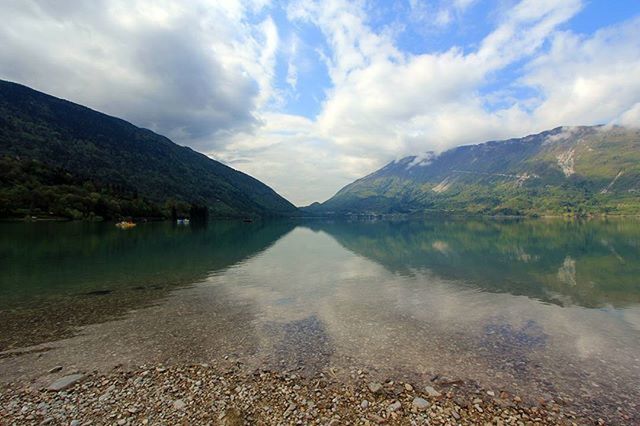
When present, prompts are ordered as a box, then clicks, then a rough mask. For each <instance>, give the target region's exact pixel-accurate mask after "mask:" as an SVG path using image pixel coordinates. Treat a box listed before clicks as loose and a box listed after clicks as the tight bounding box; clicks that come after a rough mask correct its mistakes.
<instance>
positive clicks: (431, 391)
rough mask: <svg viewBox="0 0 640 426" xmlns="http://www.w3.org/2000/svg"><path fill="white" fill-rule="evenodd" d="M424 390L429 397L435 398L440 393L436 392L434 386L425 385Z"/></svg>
mask: <svg viewBox="0 0 640 426" xmlns="http://www.w3.org/2000/svg"><path fill="white" fill-rule="evenodd" d="M424 391H425V392H426V393H427V395H429V396H430V397H431V398H437V397H439V396H440V395H441V393H440V392H438V391H437V390H435V389H434V388H432V387H431V386H425V387H424Z"/></svg>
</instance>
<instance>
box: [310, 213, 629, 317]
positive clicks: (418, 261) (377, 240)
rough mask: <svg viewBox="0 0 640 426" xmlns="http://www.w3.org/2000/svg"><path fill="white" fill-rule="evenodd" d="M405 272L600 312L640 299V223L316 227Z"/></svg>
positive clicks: (325, 224) (338, 224) (427, 223)
mask: <svg viewBox="0 0 640 426" xmlns="http://www.w3.org/2000/svg"><path fill="white" fill-rule="evenodd" d="M308 226H309V227H311V228H313V229H315V230H322V231H325V232H327V233H329V234H330V235H332V236H333V237H334V238H336V239H337V240H338V241H339V242H340V243H341V244H342V245H343V246H344V247H346V248H347V249H349V250H351V251H353V252H355V253H357V254H359V255H362V256H365V257H367V258H369V259H371V260H374V261H375V262H377V263H379V264H381V265H383V266H384V267H386V268H387V269H389V270H391V271H393V272H395V273H399V274H411V273H413V271H416V270H418V271H419V270H425V269H426V270H430V271H431V272H433V273H435V274H437V275H439V276H441V277H443V278H446V279H451V280H459V281H462V282H466V283H469V284H471V285H474V286H477V287H479V288H482V289H483V290H486V291H492V292H508V293H511V294H515V295H526V296H530V297H534V298H538V299H541V300H543V301H548V302H552V303H558V304H578V305H581V306H586V307H599V306H604V305H607V304H611V305H614V306H626V305H629V304H635V303H639V302H640V281H639V278H638V277H640V250H639V248H640V222H638V221H634V220H615V221H588V222H566V221H561V220H557V221H547V220H528V221H517V220H512V221H498V220H495V221H494V220H487V221H479V220H449V221H447V220H434V221H425V222H422V221H402V222H312V223H309V224H308Z"/></svg>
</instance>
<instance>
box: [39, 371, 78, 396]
mask: <svg viewBox="0 0 640 426" xmlns="http://www.w3.org/2000/svg"><path fill="white" fill-rule="evenodd" d="M84 378H85V375H84V374H71V375H69V376H64V377H62V378H60V379H58V380H56V381H55V382H53V383H51V384H50V385H49V386H48V387H47V390H50V391H54V392H59V391H63V390H66V389H69V388H70V387H71V386H73V385H75V384H76V383H79V382H80V381H81V380H83V379H84Z"/></svg>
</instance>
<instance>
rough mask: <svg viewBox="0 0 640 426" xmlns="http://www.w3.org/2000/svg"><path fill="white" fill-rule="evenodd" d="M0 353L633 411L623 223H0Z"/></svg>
mask: <svg viewBox="0 0 640 426" xmlns="http://www.w3.org/2000/svg"><path fill="white" fill-rule="evenodd" d="M0 351H2V352H1V353H0V378H1V379H2V380H4V381H9V380H17V379H23V380H34V378H37V377H38V376H39V375H42V374H43V373H44V372H46V371H47V370H48V369H49V368H51V366H53V365H58V364H60V365H65V366H67V365H73V366H74V367H76V368H78V369H81V370H93V369H106V368H110V367H112V366H113V365H117V364H124V365H139V364H143V363H148V362H155V363H181V362H208V361H211V360H214V359H220V358H223V357H225V356H227V357H231V359H233V360H238V361H240V362H242V363H243V364H244V365H247V366H248V367H250V368H258V367H268V368H274V369H284V370H296V371H300V372H301V374H307V373H309V374H311V373H314V372H317V371H321V370H324V369H327V368H335V369H336V371H348V370H349V368H351V367H352V366H357V367H358V368H366V369H367V371H371V372H372V373H371V374H372V375H374V376H375V375H378V376H379V377H381V378H384V377H390V376H394V377H398V376H402V377H411V378H414V379H416V378H417V379H420V378H423V379H425V378H432V377H433V376H434V375H438V376H441V377H446V378H449V379H451V380H455V379H462V380H473V381H477V382H478V383H480V384H481V385H482V386H484V387H487V388H490V389H495V390H496V393H498V391H500V390H508V391H509V392H516V393H519V394H521V395H523V397H524V398H525V399H529V400H536V399H540V398H543V399H544V398H547V399H548V398H554V399H556V400H561V401H563V402H564V403H565V404H567V405H571V406H575V409H576V411H581V410H583V411H585V412H589V411H588V410H592V411H591V412H600V413H603V414H602V415H606V416H608V417H609V418H614V419H615V418H616V417H615V416H616V413H619V412H624V413H627V414H628V415H629V414H631V415H632V416H638V412H639V410H640V407H638V405H637V404H638V401H640V389H639V386H638V383H640V221H637V220H631V219H628V220H627V219H617V220H610V221H585V222H567V221H562V220H553V221H551V220H527V221H516V220H509V221H497V220H484V221H483V220H462V219H461V220H433V221H398V222H389V221H379V222H347V221H335V222H325V221H307V222H265V223H259V222H258V223H250V224H247V223H239V222H212V223H209V224H208V226H206V227H176V226H172V225H171V224H167V223H150V224H143V225H139V226H137V227H136V228H134V229H132V230H129V231H122V230H118V229H116V228H115V227H114V226H113V224H88V223H35V224H22V223H21V224H0ZM425 380H426V379H425ZM636 418H638V417H636ZM639 421H640V420H639Z"/></svg>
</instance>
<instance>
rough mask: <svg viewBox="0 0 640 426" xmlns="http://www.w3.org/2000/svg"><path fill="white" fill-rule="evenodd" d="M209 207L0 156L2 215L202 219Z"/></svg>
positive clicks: (96, 218) (0, 212) (12, 216)
mask: <svg viewBox="0 0 640 426" xmlns="http://www.w3.org/2000/svg"><path fill="white" fill-rule="evenodd" d="M208 214H209V211H208V208H207V207H206V206H204V205H200V204H191V203H187V202H185V201H180V200H169V201H166V202H165V203H157V202H154V201H151V200H148V199H145V198H143V197H141V196H139V194H138V192H137V191H136V190H135V189H132V188H128V187H125V186H123V185H121V184H115V183H108V182H100V181H97V180H92V179H83V178H81V177H79V176H75V175H74V174H72V173H71V172H69V171H68V170H64V169H62V168H57V167H52V166H49V165H47V164H44V163H42V162H39V161H36V160H32V159H21V158H18V157H12V156H2V157H0V218H2V219H25V218H27V219H30V218H37V219H44V218H48V219H76V220H77V219H82V220H121V219H135V218H146V219H169V218H192V219H195V220H206V219H207V217H208Z"/></svg>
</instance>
